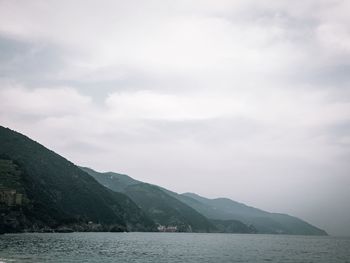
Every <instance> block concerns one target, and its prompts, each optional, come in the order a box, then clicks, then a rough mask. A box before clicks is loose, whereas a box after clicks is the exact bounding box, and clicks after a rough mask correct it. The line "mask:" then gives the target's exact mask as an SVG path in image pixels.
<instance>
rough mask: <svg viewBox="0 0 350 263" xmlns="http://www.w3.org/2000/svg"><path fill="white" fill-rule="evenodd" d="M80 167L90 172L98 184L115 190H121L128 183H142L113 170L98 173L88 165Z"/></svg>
mask: <svg viewBox="0 0 350 263" xmlns="http://www.w3.org/2000/svg"><path fill="white" fill-rule="evenodd" d="M80 169H82V170H83V171H85V172H87V173H88V174H90V175H91V176H92V177H94V178H95V179H96V180H98V182H99V183H100V184H102V185H104V186H106V187H107V188H109V189H111V190H113V191H115V192H123V191H124V190H125V188H126V187H128V186H129V185H134V184H139V183H142V182H140V181H137V180H135V179H133V178H131V177H130V176H127V175H125V174H119V173H113V172H107V173H99V172H96V171H94V170H93V169H91V168H88V167H80Z"/></svg>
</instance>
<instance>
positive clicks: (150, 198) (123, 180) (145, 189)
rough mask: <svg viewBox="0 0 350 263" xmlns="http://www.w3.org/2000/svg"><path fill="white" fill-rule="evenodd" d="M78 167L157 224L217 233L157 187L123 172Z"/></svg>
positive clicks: (206, 221) (181, 229)
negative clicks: (124, 195) (121, 196)
mask: <svg viewBox="0 0 350 263" xmlns="http://www.w3.org/2000/svg"><path fill="white" fill-rule="evenodd" d="M81 169H82V170H84V171H86V172H88V173H89V174H90V175H92V176H93V177H94V178H95V179H96V180H97V181H98V182H100V183H101V184H102V185H104V186H106V187H108V188H109V189H111V190H113V191H117V192H122V193H124V194H126V195H127V196H128V197H130V198H131V199H132V200H133V201H134V202H135V203H136V204H137V205H138V206H139V207H140V208H141V209H142V210H143V211H144V212H145V213H146V214H147V216H149V217H150V218H151V219H153V221H154V222H156V223H157V224H159V225H162V226H176V227H177V230H178V231H181V232H217V229H216V227H215V226H214V225H213V224H212V223H211V222H210V221H209V220H208V219H207V218H206V217H204V216H203V215H201V214H200V213H198V212H197V211H196V210H195V209H193V208H191V207H190V206H188V205H186V204H184V203H183V202H181V201H179V200H178V199H176V198H174V197H173V196H171V195H169V194H167V193H166V192H165V191H163V190H162V189H161V188H160V187H158V186H155V185H151V184H147V183H143V182H140V181H137V180H134V179H133V178H131V177H129V176H127V175H123V174H117V173H112V172H107V173H99V172H96V171H94V170H92V169H90V168H86V167H81Z"/></svg>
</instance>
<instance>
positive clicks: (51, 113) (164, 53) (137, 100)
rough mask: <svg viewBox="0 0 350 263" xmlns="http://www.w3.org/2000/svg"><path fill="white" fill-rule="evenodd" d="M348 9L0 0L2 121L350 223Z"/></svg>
mask: <svg viewBox="0 0 350 263" xmlns="http://www.w3.org/2000/svg"><path fill="white" fill-rule="evenodd" d="M349 10H350V1H346V0H306V1H275V0H267V1H257V0H255V1H253V0H237V1H230V0H226V1H225V0H215V1H209V0H207V1H206V0H198V1H189V0H177V1H168V0H154V1H133V0H130V1H114V0H113V1H112V0H111V1H97V0H96V1H86V0H81V1H68V0H67V1H63V0H61V1H47V0H45V1H44V0H43V1H39V0H38V1H37V0H33V1H15V0H13V1H8V0H7V1H6V0H0V124H1V125H3V126H7V127H10V128H12V129H15V130H17V131H19V132H22V133H24V134H26V135H28V136H30V137H31V138H33V139H35V140H37V141H39V142H41V143H42V144H44V145H45V146H47V147H49V148H50V149H53V150H54V151H56V152H58V153H59V154H61V155H63V156H65V157H66V158H68V159H69V160H71V161H73V162H74V163H76V164H79V165H84V166H89V167H92V168H94V169H96V170H99V171H116V172H122V173H126V174H129V175H130V176H132V177H134V178H136V179H139V180H143V181H147V182H150V183H155V184H159V185H162V186H165V187H167V188H169V189H171V190H174V191H177V192H188V191H190V192H196V193H199V194H201V195H204V196H207V197H213V198H214V197H219V196H226V197H229V198H232V199H234V200H237V201H240V202H244V203H246V204H249V205H252V206H256V207H259V208H262V209H266V210H268V211H274V212H283V213H289V214H292V215H296V216H299V217H301V218H303V219H305V220H307V221H309V222H312V223H314V224H316V225H317V226H319V227H322V228H324V229H326V230H327V231H329V233H331V234H350V204H349V202H350V173H349V172H350V86H349V85H350V16H349Z"/></svg>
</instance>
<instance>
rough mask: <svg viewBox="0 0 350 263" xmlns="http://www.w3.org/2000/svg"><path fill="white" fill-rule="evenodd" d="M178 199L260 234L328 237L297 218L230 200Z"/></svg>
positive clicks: (189, 196) (190, 195) (187, 196)
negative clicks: (255, 230) (237, 221)
mask: <svg viewBox="0 0 350 263" xmlns="http://www.w3.org/2000/svg"><path fill="white" fill-rule="evenodd" d="M178 198H179V200H181V201H182V202H184V203H186V204H188V205H189V206H191V207H193V208H194V209H196V210H197V211H198V212H200V213H201V214H203V215H205V216H206V217H208V218H211V219H216V220H232V219H235V220H240V221H242V222H244V223H246V224H248V225H253V226H254V227H255V228H256V229H257V231H258V232H259V233H264V234H291V235H327V233H326V232H325V231H324V230H322V229H319V228H317V227H315V226H313V225H311V224H309V223H307V222H305V221H303V220H301V219H299V218H297V217H293V216H290V215H287V214H281V213H270V212H266V211H263V210H261V209H257V208H254V207H250V206H247V205H245V204H242V203H238V202H235V201H233V200H231V199H228V198H216V199H208V198H205V197H202V196H199V195H197V194H193V193H184V194H182V195H179V196H178Z"/></svg>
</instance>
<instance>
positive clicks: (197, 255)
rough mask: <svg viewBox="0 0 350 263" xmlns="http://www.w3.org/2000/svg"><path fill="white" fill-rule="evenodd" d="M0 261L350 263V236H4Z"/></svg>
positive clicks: (1, 238)
mask: <svg viewBox="0 0 350 263" xmlns="http://www.w3.org/2000/svg"><path fill="white" fill-rule="evenodd" d="M0 262H6V263H7V262H152V263H153V262H167V263H172V262H190V263H191V262H201V263H204V262H215V263H220V262H303V263H304V262H308V263H311V262H315V263H320V262H327V263H332V262H342V263H344V262H350V238H337V237H307V236H283V235H239V234H192V233H191V234H190V233H67V234H11V235H1V236H0Z"/></svg>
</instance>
